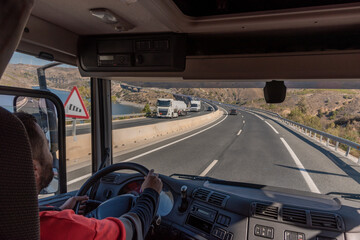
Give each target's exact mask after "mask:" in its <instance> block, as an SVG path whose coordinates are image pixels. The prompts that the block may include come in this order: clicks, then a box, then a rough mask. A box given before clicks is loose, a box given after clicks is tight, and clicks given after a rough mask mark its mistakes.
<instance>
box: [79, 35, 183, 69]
mask: <svg viewBox="0 0 360 240" xmlns="http://www.w3.org/2000/svg"><path fill="white" fill-rule="evenodd" d="M78 49H79V54H78V55H79V59H78V65H79V69H80V72H81V75H83V76H92V75H93V73H97V72H154V71H156V72H182V71H184V70H185V62H186V61H185V58H186V34H177V33H165V34H164V33H161V34H145V35H144V34H141V35H116V36H100V37H99V36H87V37H81V38H80V39H79V45H78Z"/></svg>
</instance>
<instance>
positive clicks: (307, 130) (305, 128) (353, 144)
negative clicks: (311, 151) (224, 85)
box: [245, 108, 360, 164]
mask: <svg viewBox="0 0 360 240" xmlns="http://www.w3.org/2000/svg"><path fill="white" fill-rule="evenodd" d="M245 109H247V110H250V111H253V112H257V113H259V112H260V113H265V114H268V115H271V116H273V117H276V118H278V119H280V120H281V121H282V122H284V123H285V124H287V125H291V126H294V127H296V128H297V129H298V130H299V131H302V132H304V133H305V134H306V135H309V136H310V137H312V136H313V137H314V138H316V137H317V135H319V137H320V142H322V141H323V138H326V146H327V147H328V146H329V145H330V140H332V141H334V142H335V151H337V150H338V148H339V144H340V143H341V144H344V145H346V146H347V151H346V153H345V156H346V157H347V156H349V153H350V150H351V148H354V149H357V150H360V144H358V143H356V142H352V141H350V140H347V139H345V138H341V137H337V136H334V135H331V134H329V133H326V132H323V131H320V130H317V129H315V128H311V127H308V126H305V125H302V124H300V123H297V122H294V121H291V120H289V119H286V118H283V117H281V116H280V115H279V114H277V113H273V112H271V111H266V110H263V109H255V108H245ZM358 164H360V157H359V159H358Z"/></svg>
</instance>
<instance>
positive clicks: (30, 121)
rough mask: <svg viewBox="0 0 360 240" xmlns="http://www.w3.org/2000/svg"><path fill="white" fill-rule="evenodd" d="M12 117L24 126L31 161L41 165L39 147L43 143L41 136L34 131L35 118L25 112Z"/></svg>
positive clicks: (40, 149)
mask: <svg viewBox="0 0 360 240" xmlns="http://www.w3.org/2000/svg"><path fill="white" fill-rule="evenodd" d="M14 115H15V116H16V117H17V118H19V119H20V121H21V122H22V124H23V125H24V127H25V129H26V132H27V135H28V137H29V141H30V145H31V152H32V159H34V160H37V161H38V162H39V163H40V165H41V166H42V165H43V160H42V159H43V157H42V152H41V151H42V148H41V147H40V146H41V145H42V144H44V143H43V139H42V136H41V135H40V134H39V132H38V131H37V129H36V124H37V121H36V118H35V117H34V116H33V115H31V114H28V113H25V112H17V113H14Z"/></svg>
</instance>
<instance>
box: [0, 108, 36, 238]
mask: <svg viewBox="0 0 360 240" xmlns="http://www.w3.org/2000/svg"><path fill="white" fill-rule="evenodd" d="M39 229H40V227H39V210H38V199H37V193H36V187H35V177H34V170H33V164H32V157H31V148H30V144H29V140H28V137H27V133H26V130H25V128H24V126H23V124H22V123H21V121H20V120H19V119H17V118H16V117H15V116H14V115H13V114H11V113H10V112H9V111H7V110H5V109H4V108H2V107H0V239H36V240H38V239H39V238H40V237H39V235H40V233H39Z"/></svg>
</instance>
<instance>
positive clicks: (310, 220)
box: [0, 0, 360, 240]
mask: <svg viewBox="0 0 360 240" xmlns="http://www.w3.org/2000/svg"><path fill="white" fill-rule="evenodd" d="M0 13H1V14H0V75H1V74H3V72H4V71H5V68H6V66H7V65H8V63H9V60H10V58H11V56H12V55H13V53H14V51H17V52H20V53H25V54H28V55H31V56H35V57H38V58H40V59H45V60H48V61H56V62H60V63H64V64H68V65H71V66H75V67H77V68H78V70H79V72H80V74H81V76H83V77H89V78H90V86H91V93H90V94H91V113H90V115H91V130H90V133H91V150H92V155H91V176H90V178H89V179H88V180H87V181H86V182H85V183H84V184H83V185H82V186H80V187H79V188H78V189H77V190H76V191H68V189H67V177H68V176H67V173H66V170H65V169H66V154H67V152H66V147H65V138H66V133H65V131H66V127H65V121H66V119H65V110H64V107H63V105H62V103H61V101H60V99H59V98H58V97H57V96H56V95H55V94H52V93H49V92H47V91H42V90H34V89H23V88H14V87H8V86H3V85H2V83H1V81H0V94H3V95H11V96H25V97H33V98H44V99H46V101H50V102H52V104H49V103H48V102H47V104H49V105H51V106H52V107H49V105H47V106H48V112H53V116H52V117H55V118H56V123H57V124H56V126H55V128H56V129H55V130H56V132H57V134H56V136H54V137H53V138H54V139H53V141H54V144H52V141H50V145H51V148H52V149H54V148H55V149H56V150H54V152H52V153H53V155H54V159H55V158H56V161H54V167H55V168H57V171H58V176H57V177H58V189H57V190H56V194H55V195H53V196H50V197H46V198H41V199H39V204H42V205H52V206H60V205H61V204H62V203H63V202H65V201H66V200H67V199H68V198H69V197H71V196H74V195H84V194H89V195H90V199H91V201H90V202H91V205H93V206H92V208H91V209H89V211H88V214H87V217H95V218H98V219H103V218H106V217H109V216H113V217H119V216H120V215H121V214H123V213H125V212H127V211H129V205H131V204H129V203H131V201H133V197H129V195H126V193H130V192H131V191H133V190H136V189H138V188H139V186H140V184H141V182H142V180H143V176H144V175H146V173H147V172H148V168H149V169H150V168H153V166H151V165H150V164H149V163H144V164H143V163H142V162H141V161H139V162H138V161H137V159H140V158H141V157H142V156H145V155H149V154H152V153H153V152H155V151H157V150H160V149H164V148H175V147H176V144H179V143H181V142H185V141H184V140H183V139H178V140H176V141H174V142H172V143H169V144H166V145H162V146H159V147H156V146H155V147H148V148H147V152H145V153H142V154H140V155H137V156H131V155H129V156H130V157H128V158H127V159H126V158H124V159H123V160H122V161H120V162H115V161H114V160H113V159H114V156H113V145H112V141H113V140H114V139H113V136H112V116H111V97H110V96H111V81H118V82H120V81H126V82H127V83H131V84H132V85H134V86H141V87H162V88H166V89H170V88H264V98H265V99H266V102H267V103H280V102H283V101H284V99H285V97H286V91H287V89H288V88H301V89H325V88H326V89H335V88H336V89H359V87H360V61H359V59H360V32H359V27H360V1H358V0H321V1H320V0H312V1H310V0H301V1H300V0H295V1H280V0H256V1H254V0H244V1H236V0H199V1H194V0H103V1H95V0H82V1H70V0H61V1H59V0H34V1H33V0H26V1H23V0H3V1H1V2H0ZM21 100H22V99H21V98H16V100H14V102H16V103H14V106H15V105H16V106H17V104H18V103H19V102H20V103H21ZM204 101H205V100H204ZM207 104H208V105H206V106H204V107H205V110H206V109H207V108H211V109H212V110H214V111H209V112H208V114H215V113H216V111H224V112H225V111H226V109H227V111H229V110H230V109H233V108H236V109H238V111H237V110H236V109H235V112H236V111H237V112H236V114H237V115H236V116H234V117H233V118H231V119H232V120H229V121H235V119H237V118H241V117H243V115H244V114H249V116H252V117H254V119H258V120H259V118H260V119H261V118H265V119H268V121H270V119H271V118H270V117H269V116H268V115H267V114H266V113H263V114H262V113H259V112H258V113H254V112H252V113H246V111H247V110H246V109H240V108H237V107H236V106H235V107H234V106H224V105H223V104H222V103H221V102H211V101H209V102H207ZM49 109H50V110H49ZM222 109H223V110H222ZM205 110H204V111H205ZM55 112H56V113H55ZM248 112H249V111H248ZM0 115H1V117H0V122H1V126H0V135H1V137H0V142H1V143H4V144H2V145H1V146H0V148H1V150H0V153H1V154H0V157H1V159H0V164H1V167H0V169H1V174H0V175H1V177H0V178H1V179H2V180H1V183H0V184H1V188H0V189H1V190H0V192H1V196H0V202H3V203H4V204H3V203H1V204H0V206H1V209H3V210H1V221H2V223H1V224H0V225H1V226H2V227H0V229H1V231H0V238H2V239H25V238H26V239H38V238H39V236H40V232H39V219H38V211H37V210H38V208H37V204H38V203H37V196H36V194H35V191H34V187H33V182H32V181H33V176H32V175H31V174H30V173H29V168H30V170H31V166H28V165H29V164H26V163H25V162H26V161H24V160H26V159H29V155H28V154H29V153H28V151H29V149H28V144H27V143H26V138H25V139H24V136H18V135H16V136H12V135H11V131H12V130H13V131H14V132H15V131H16V129H19V128H20V130H21V126H20V125H21V124H20V125H19V124H18V125H16V124H17V123H16V120H14V119H12V118H11V116H10V115H9V114H8V113H7V112H6V111H3V110H1V111H0ZM255 115H256V116H255ZM244 116H245V115H244ZM246 116H247V115H246ZM190 117H191V115H190ZM226 118H227V116H225V115H224V116H222V119H220V120H219V122H221V121H224V120H225V119H226ZM179 119H181V117H179ZM228 119H230V117H229V118H228ZM262 120H264V119H262ZM174 121H178V120H176V119H174ZM179 121H180V120H179ZM254 121H255V120H254ZM259 121H260V120H259ZM219 122H218V124H219ZM248 122H249V121H247V122H246V123H245V121H244V122H243V124H251V122H249V123H248ZM266 123H267V124H268V125H269V123H268V122H266ZM214 125H216V124H214ZM4 126H9V127H4ZM218 126H220V125H217V126H214V129H215V127H218ZM245 126H246V125H245ZM265 126H266V124H265ZM279 126H280V125H279ZM53 128H54V127H53ZM210 128H212V126H211V127H207V128H205V129H206V130H207V129H210ZM272 128H273V127H272ZM284 128H285V127H284ZM49 129H50V130H51V129H52V127H51V126H50V125H49ZM269 129H270V128H269ZM277 129H278V128H277ZM274 130H275V129H274ZM281 130H283V127H281ZM201 131H202V132H201ZM201 131H200V132H199V133H194V134H192V135H189V136H188V137H186V139H188V138H191V137H192V136H200V135H201V134H203V133H204V131H205V130H201ZM244 131H245V130H244ZM244 131H243V134H244V133H245V132H244ZM254 131H255V130H254ZM258 131H259V132H258V133H259V134H260V135H259V136H260V137H259V138H261V131H260V130H258ZM270 131H272V130H271V129H270ZM278 131H279V129H278ZM49 132H50V133H49V134H50V135H51V134H52V133H51V131H49ZM275 132H276V130H275ZM5 133H6V134H5ZM236 133H237V134H236ZM14 134H15V133H14ZM240 134H241V131H239V132H238V129H236V132H235V133H234V136H236V135H237V136H241V135H240ZM278 134H279V133H278ZM280 134H281V132H280ZM296 134H297V133H294V135H296ZM310 134H311V133H310ZM20 135H21V134H20ZM220 135H221V134H220ZM220 135H216V136H209V137H208V140H207V141H210V140H211V141H214V144H215V145H221V144H222V142H221V141H222V140H221V137H220ZM51 136H52V135H51ZM315 136H316V135H315ZM14 137H15V139H14ZM300 138H301V137H300ZM7 139H12V140H11V141H10V140H9V141H7ZM184 139H185V138H184ZM302 140H303V141H304V142H306V141H308V140H306V139H305V138H302ZM279 141H280V140H279ZM281 141H283V140H281ZM20 142H24V143H23V144H21V145H22V146H23V147H19V148H16V147H15V148H14V146H13V145H11V144H19V143H20ZM5 143H6V144H5ZM280 143H281V142H280ZM252 144H256V141H255V142H254V143H252ZM284 144H285V143H284ZM55 145H56V146H55ZM285 146H286V145H285ZM201 148H202V146H200V145H196V143H195V144H193V145H192V146H190V147H188V148H187V149H186V151H187V152H190V153H193V156H194V159H191V161H192V162H194V164H195V163H196V162H197V158H196V156H197V154H199V151H201ZM239 148H241V147H239ZM314 148H315V147H314ZM10 149H11V151H10ZM24 149H25V150H24ZM256 149H257V150H256V151H258V152H261V151H265V150H264V149H263V148H262V147H261V145H259V146H258V147H257V148H256ZM284 149H286V148H284ZM287 149H288V148H287ZM169 151H170V150H169ZM241 151H243V152H246V149H242V150H241ZM284 151H285V150H284ZM324 151H326V153H324V154H328V155H331V153H328V152H327V150H324ZM329 151H330V150H329ZM11 152H12V153H11ZM223 152H224V153H223V155H220V156H219V157H221V156H224V155H226V153H225V152H226V149H224V151H223ZM289 152H290V150H289ZM9 154H11V156H12V157H14V159H22V160H23V161H20V160H19V161H18V160H14V161H10V158H8V157H7V156H8V155H9ZM26 154H27V155H26ZM201 154H204V155H205V154H207V153H206V151H205V150H204V151H202V152H201ZM274 154H275V153H274ZM292 156H293V155H292ZM290 157H291V156H290V154H289V158H290ZM295 157H296V156H295ZM214 159H215V158H214ZM210 160H211V161H212V160H213V159H210ZM210 160H209V161H210ZM301 160H303V159H301ZM307 160H309V161H313V162H316V161H317V159H316V157H315V156H314V158H313V159H312V158H311V156H310V157H309V159H307ZM157 161H159V162H161V165H159V166H162V168H161V169H170V168H171V165H167V164H169V163H168V162H167V159H165V157H164V158H162V157H161V155H159V157H158V159H157ZM211 161H210V163H211ZM215 161H216V162H213V163H214V164H210V166H211V167H214V165H215V164H218V166H221V160H219V162H218V160H215ZM259 161H260V160H259ZM264 161H265V160H264ZM295 162H296V160H295ZM14 164H15V165H14ZM16 164H17V165H16ZM182 164H183V163H182V162H178V163H177V165H182ZM323 164H324V165H325V163H323ZM342 164H343V165H344V163H343V162H337V165H338V166H339V168H340V167H343V165H342ZM143 165H146V167H145V166H143ZM300 165H301V163H300ZM300 165H299V164H297V166H300ZM210 166H209V167H210ZM216 166H217V165H215V167H216ZM183 167H184V168H186V167H188V166H183ZM211 167H210V168H209V169H211ZM227 167H228V169H229V171H228V172H222V173H221V174H222V175H221V174H220V173H219V174H218V175H217V176H218V177H217V178H215V177H207V176H206V173H207V172H209V170H207V168H206V169H205V170H204V171H201V172H202V173H201V174H195V175H187V174H182V172H180V174H175V173H179V172H173V173H174V174H172V175H171V174H164V173H163V172H161V171H160V172H159V173H160V177H161V179H162V182H163V184H164V187H163V192H162V193H161V195H160V204H159V210H158V214H157V217H156V219H155V220H154V223H153V225H152V228H151V230H150V231H149V233H148V235H147V237H146V238H147V239H226V240H262V239H275V240H295V239H296V240H335V239H336V240H345V239H346V240H356V239H360V214H359V209H360V202H359V195H358V194H357V195H356V193H353V194H352V195H351V197H350V195H349V196H348V197H343V196H341V195H334V194H333V195H329V194H325V193H324V192H323V191H321V189H320V191H300V190H298V189H296V188H294V189H290V188H284V187H281V185H278V186H277V185H274V184H273V183H271V182H269V183H268V184H266V183H264V184H258V183H253V182H251V181H249V182H247V181H246V179H245V180H244V181H241V182H240V181H228V180H224V179H225V176H226V175H228V176H236V175H241V174H243V173H242V172H241V171H240V170H239V171H237V170H236V168H241V167H242V165H240V164H239V165H238V164H237V163H236V162H232V163H231V164H230V163H229V164H228V166H227ZM262 167H264V168H265V167H266V164H264V165H261V164H260V165H259V166H258V168H262ZM231 168H232V169H235V170H231ZM254 168H255V167H254ZM298 168H299V169H300V172H301V174H302V175H301V174H299V176H303V178H302V179H303V180H304V179H305V180H304V181H303V182H305V181H306V182H307V183H308V177H307V176H308V175H307V174H308V172H309V173H310V174H312V172H311V171H310V170H309V171H308V172H307V171H306V170H305V171H302V170H301V169H302V168H304V167H298ZM298 168H296V169H297V170H299V169H298ZM357 168H358V165H357V164H355V163H354V164H352V165H351V164H348V165H346V169H345V172H346V174H347V175H346V176H345V177H346V178H347V179H350V178H351V179H355V180H356V181H355V183H356V184H357V185H358V184H359V183H360V181H359V179H360V178H359V176H360V175H357V174H358V173H357V172H356V171H357V170H354V169H357ZM16 169H17V170H16ZM19 169H20V170H19ZM119 170H121V171H120V172H117V171H119ZM123 170H125V172H124V171H123ZM127 170H133V171H135V173H134V172H132V173H128V171H127ZM156 170H157V169H156V168H155V171H156ZM9 171H11V172H13V171H16V172H14V174H12V176H13V177H14V176H16V179H17V180H16V181H13V180H11V181H10V183H11V187H8V186H10V185H9V184H10V183H9V181H8V180H9V177H10V176H9V175H7V174H6V172H9ZM264 171H265V175H266V174H270V175H271V174H274V177H277V179H278V181H279V182H281V181H283V182H284V181H291V179H290V180H289V179H287V178H285V177H283V176H282V172H281V171H280V172H277V173H273V172H266V169H264ZM304 172H305V173H304ZM248 174H251V175H261V174H263V173H261V174H260V172H256V171H254V172H251V173H248ZM313 174H316V172H315V173H313ZM318 174H320V173H319V172H318ZM219 175H220V176H219ZM275 175H276V176H275ZM341 176H343V175H341ZM337 177H340V175H338V176H337ZM18 180H20V181H18ZM339 181H341V180H339ZM319 182H321V183H320V184H326V183H323V182H324V181H323V180H319ZM24 183H26V184H24ZM299 184H300V183H299ZM301 184H302V183H301ZM328 184H330V183H328ZM5 186H7V187H6V188H5ZM17 186H18V187H17ZM309 186H310V185H309ZM329 188H331V186H330V187H329ZM311 189H312V188H311V187H310V190H311ZM315 189H317V188H316V186H315ZM354 191H356V189H354ZM123 194H125V195H123ZM9 197H10V198H11V201H9ZM6 199H8V200H6ZM3 200H4V201H3ZM23 203H27V204H23ZM19 206H22V207H19ZM89 208H90V207H89ZM9 209H11V212H12V213H13V214H12V213H11V212H10V211H5V210H9ZM76 210H78V209H76ZM25 213H26V214H25ZM25 215H26V217H25ZM20 219H21V220H20Z"/></svg>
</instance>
